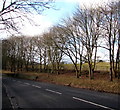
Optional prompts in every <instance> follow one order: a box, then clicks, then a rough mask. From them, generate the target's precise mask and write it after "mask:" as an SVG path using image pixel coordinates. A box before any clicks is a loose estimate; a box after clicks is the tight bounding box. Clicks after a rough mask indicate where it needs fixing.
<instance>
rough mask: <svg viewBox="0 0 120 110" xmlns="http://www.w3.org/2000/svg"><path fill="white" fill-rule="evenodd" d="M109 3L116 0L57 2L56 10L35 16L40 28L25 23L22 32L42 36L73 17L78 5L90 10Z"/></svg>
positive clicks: (62, 0) (57, 0)
mask: <svg viewBox="0 0 120 110" xmlns="http://www.w3.org/2000/svg"><path fill="white" fill-rule="evenodd" d="M108 1H115V0H56V1H55V3H54V8H55V9H52V8H51V9H46V10H45V11H44V12H43V13H42V14H41V15H34V17H33V21H35V22H36V24H37V25H38V26H33V25H31V24H29V23H24V24H25V26H24V27H23V28H22V30H21V32H22V33H23V34H25V35H38V34H41V33H43V32H44V31H47V30H48V29H49V28H50V27H52V26H53V25H55V24H58V23H60V22H61V21H62V19H63V18H66V17H68V16H72V14H73V12H74V11H75V9H76V7H77V5H79V6H80V7H81V8H83V7H84V6H86V7H87V8H89V7H90V6H91V5H92V6H98V5H104V3H107V2H108Z"/></svg>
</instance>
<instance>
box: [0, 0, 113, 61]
mask: <svg viewBox="0 0 120 110" xmlns="http://www.w3.org/2000/svg"><path fill="white" fill-rule="evenodd" d="M108 1H115V0H56V1H55V3H54V8H55V9H53V8H51V9H46V10H45V11H44V12H43V13H42V14H41V15H38V14H35V15H31V16H32V19H33V21H34V22H35V24H36V25H32V24H30V22H29V21H27V20H25V21H24V26H22V27H21V30H20V31H21V32H22V34H23V35H27V36H36V35H40V34H42V33H43V32H45V31H47V30H49V28H50V27H52V26H53V25H55V24H58V23H60V22H61V20H62V19H63V18H66V17H69V16H72V14H73V12H74V11H75V9H76V6H77V5H79V6H80V7H81V8H83V6H86V7H87V8H89V7H90V6H91V5H92V6H98V5H104V3H107V2H108ZM8 36H9V33H8V32H6V31H3V32H0V38H5V37H8ZM104 52H105V51H104V50H103V51H99V55H100V56H101V57H102V58H104V59H105V56H107V55H105V54H104ZM106 58H107V57H106ZM105 60H107V59H105Z"/></svg>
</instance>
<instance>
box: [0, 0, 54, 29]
mask: <svg viewBox="0 0 120 110" xmlns="http://www.w3.org/2000/svg"><path fill="white" fill-rule="evenodd" d="M51 3H53V0H42V1H39V0H1V1H0V4H1V6H0V25H1V27H0V30H5V29H6V30H7V31H9V29H12V30H15V31H18V27H19V25H20V24H21V23H22V22H23V21H24V18H26V17H27V14H29V13H32V14H34V13H36V12H37V13H38V14H41V12H42V11H44V10H45V9H49V8H51V7H52V5H51ZM27 18H28V17H27ZM29 20H31V19H30V17H29ZM18 22H19V23H18ZM17 24H18V25H17ZM22 25H23V24H22Z"/></svg>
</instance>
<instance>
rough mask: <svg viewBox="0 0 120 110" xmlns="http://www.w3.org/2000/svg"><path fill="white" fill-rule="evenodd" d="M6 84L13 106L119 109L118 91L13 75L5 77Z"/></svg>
mask: <svg viewBox="0 0 120 110" xmlns="http://www.w3.org/2000/svg"><path fill="white" fill-rule="evenodd" d="M3 86H4V88H5V91H6V94H7V96H8V99H9V101H10V103H11V106H10V107H12V108H13V109H15V108H21V109H22V108H23V109H26V108H27V109H30V108H31V109H35V108H39V109H40V108H51V109H52V108H55V109H56V108H62V109H63V108H64V109H65V110H66V109H67V108H69V109H70V108H77V109H78V108H79V109H91V110H93V109H103V110H119V109H120V101H119V99H120V95H117V94H110V93H102V92H96V91H91V90H86V89H80V88H72V87H68V86H62V85H55V84H49V83H43V82H36V81H30V80H24V79H17V78H10V77H4V78H3ZM3 98H4V97H3ZM4 103H6V101H4ZM6 107H7V106H6Z"/></svg>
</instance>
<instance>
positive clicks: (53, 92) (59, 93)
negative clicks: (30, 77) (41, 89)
mask: <svg viewBox="0 0 120 110" xmlns="http://www.w3.org/2000/svg"><path fill="white" fill-rule="evenodd" d="M45 90H46V91H49V92H53V93H56V94H62V93H60V92H57V91H53V90H50V89H45Z"/></svg>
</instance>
